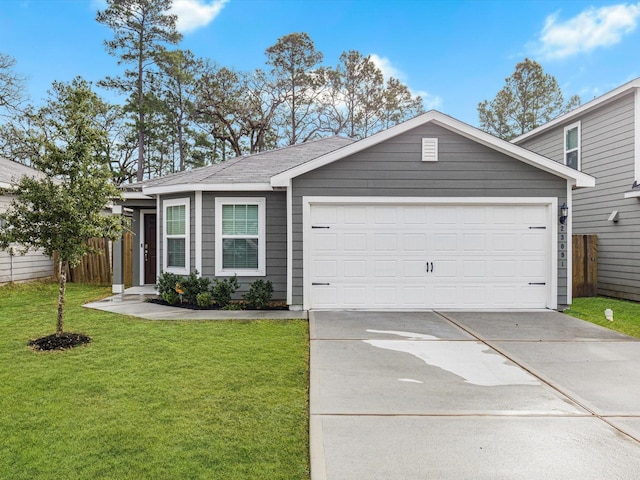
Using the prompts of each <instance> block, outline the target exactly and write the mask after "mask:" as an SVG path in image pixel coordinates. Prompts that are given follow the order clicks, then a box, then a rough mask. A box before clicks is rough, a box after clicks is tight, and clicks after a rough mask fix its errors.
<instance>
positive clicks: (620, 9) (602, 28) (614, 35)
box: [538, 3, 640, 59]
mask: <svg viewBox="0 0 640 480" xmlns="http://www.w3.org/2000/svg"><path fill="white" fill-rule="evenodd" d="M558 16H559V14H558V13H555V14H553V15H550V16H549V17H547V19H546V21H545V25H544V28H543V29H542V32H541V33H540V36H539V41H540V45H539V47H538V53H539V54H540V55H541V56H542V57H544V58H547V59H560V58H566V57H569V56H571V55H575V54H578V53H583V52H589V51H591V50H593V49H595V48H598V47H607V46H611V45H615V44H616V43H619V42H620V41H621V40H622V37H623V36H624V35H625V34H628V33H630V32H632V31H634V30H635V29H636V26H637V19H638V17H639V16H640V3H636V4H629V5H627V4H619V5H610V6H607V7H601V8H594V7H591V8H588V9H587V10H584V11H583V12H581V13H580V14H578V15H577V16H575V17H573V18H570V19H569V20H566V21H565V22H559V21H558Z"/></svg>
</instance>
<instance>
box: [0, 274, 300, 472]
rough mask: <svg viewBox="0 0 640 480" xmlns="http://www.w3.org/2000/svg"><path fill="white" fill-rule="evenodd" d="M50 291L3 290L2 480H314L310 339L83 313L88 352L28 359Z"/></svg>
mask: <svg viewBox="0 0 640 480" xmlns="http://www.w3.org/2000/svg"><path fill="white" fill-rule="evenodd" d="M56 288H57V286H56V285H52V284H44V283H34V284H24V285H10V286H4V287H0V472H2V473H1V474H0V476H1V477H2V478H3V479H34V478H38V479H59V478H65V479H87V478H91V479H177V478H180V479H182V478H184V479H249V478H250V479H287V480H291V479H308V478H309V458H308V391H307V390H308V387H307V386H308V334H307V324H306V322H305V321H302V320H293V321H247V322H239V321H233V322H232V321H201V322H194V321H191V322H189V321H146V320H140V319H136V318H132V317H126V316H121V315H116V314H110V313H106V312H99V311H95V310H89V309H86V308H83V307H81V305H82V304H83V303H85V302H87V301H91V300H95V299H97V298H100V297H102V296H106V295H108V293H109V291H108V289H105V288H102V287H94V286H87V285H75V284H70V285H69V288H68V295H67V309H66V312H67V313H66V323H65V330H66V331H68V332H76V333H84V334H87V335H89V336H90V337H92V339H93V341H92V342H91V343H90V344H89V345H86V346H82V347H78V348H75V349H73V350H69V351H64V352H53V353H42V352H39V353H36V352H34V351H32V350H30V349H29V348H28V347H27V341H28V340H29V339H34V338H37V337H39V336H43V335H47V334H50V333H53V332H54V331H55V318H56V300H57V299H56Z"/></svg>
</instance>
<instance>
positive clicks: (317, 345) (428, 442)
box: [309, 311, 640, 480]
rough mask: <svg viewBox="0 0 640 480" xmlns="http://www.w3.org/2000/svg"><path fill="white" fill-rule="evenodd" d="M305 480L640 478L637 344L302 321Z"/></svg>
mask: <svg viewBox="0 0 640 480" xmlns="http://www.w3.org/2000/svg"><path fill="white" fill-rule="evenodd" d="M309 321H310V331H311V425H310V428H311V477H312V480H324V479H328V480H341V479H344V480H359V479H367V480H372V479H385V480H393V479H402V480H411V479H420V480H424V479H446V480H451V479H465V480H469V479H491V480H496V479H509V480H514V479H538V478H540V479H544V480H550V479H563V480H566V479H580V480H587V479H594V480H595V479H598V480H600V479H607V480H611V479H629V480H631V479H637V478H640V341H638V340H636V339H633V338H630V337H627V336H625V335H621V334H618V333H616V332H613V331H610V330H607V329H603V328H600V327H597V326H595V325H592V324H589V323H587V322H583V321H581V320H577V319H573V318H571V317H568V316H566V315H563V314H560V313H557V312H536V313H471V312H464V313H461V312H440V313H437V312H420V313H380V312H320V311H318V312H313V311H312V312H311V313H310V317H309Z"/></svg>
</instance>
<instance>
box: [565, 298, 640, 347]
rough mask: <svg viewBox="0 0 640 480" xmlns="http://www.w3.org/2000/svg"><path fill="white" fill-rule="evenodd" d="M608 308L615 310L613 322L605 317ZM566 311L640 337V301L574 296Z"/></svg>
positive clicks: (573, 315)
mask: <svg viewBox="0 0 640 480" xmlns="http://www.w3.org/2000/svg"><path fill="white" fill-rule="evenodd" d="M607 308H610V309H611V310H613V322H610V321H608V320H607V319H605V317H604V311H605V310H606V309H607ZM565 313H567V314H569V315H571V316H572V317H576V318H581V319H583V320H587V321H589V322H591V323H595V324H597V325H601V326H603V327H607V328H610V329H612V330H617V331H618V332H622V333H626V334H627V335H631V336H633V337H639V338H640V303H637V302H628V301H626V300H616V299H613V298H606V297H589V298H574V299H573V304H572V305H571V308H570V309H569V310H567V311H566V312H565Z"/></svg>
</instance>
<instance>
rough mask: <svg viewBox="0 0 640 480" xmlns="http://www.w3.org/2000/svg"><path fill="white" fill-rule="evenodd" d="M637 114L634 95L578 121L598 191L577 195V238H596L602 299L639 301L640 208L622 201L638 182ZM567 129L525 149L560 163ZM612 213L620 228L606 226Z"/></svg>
mask: <svg viewBox="0 0 640 480" xmlns="http://www.w3.org/2000/svg"><path fill="white" fill-rule="evenodd" d="M634 114H635V99H634V93H633V92H630V93H628V94H626V95H624V96H622V97H620V98H618V99H616V100H615V101H614V102H611V103H609V104H607V105H604V106H602V107H601V108H598V109H596V110H594V111H592V112H587V113H586V114H584V115H582V117H581V118H580V122H581V134H582V138H581V142H582V171H583V172H585V173H588V174H590V175H593V176H594V177H596V186H595V188H588V189H580V190H576V191H575V192H574V197H573V232H574V233H576V234H596V235H598V292H599V294H601V295H607V296H612V297H618V298H625V299H629V300H636V301H640V202H639V201H638V200H637V199H634V198H631V199H625V198H624V193H625V192H626V191H628V190H629V189H630V188H631V185H632V183H633V181H634V177H635V128H636V124H635V122H636V120H635V118H634ZM573 122H575V119H574V120H573V121H572V122H571V123H573ZM564 126H565V125H559V126H557V127H555V128H554V129H552V130H550V131H549V132H543V133H542V134H540V135H538V136H537V137H535V138H534V139H529V140H526V141H525V142H524V143H523V146H525V147H526V148H529V149H531V150H534V151H537V152H538V153H541V154H546V153H545V152H549V151H554V152H555V151H560V154H559V157H557V158H554V160H558V161H562V146H563V143H562V142H563V129H564ZM552 158H553V157H552ZM614 210H617V211H618V212H619V221H618V222H616V223H614V222H609V221H608V218H609V215H610V214H611V212H613V211H614Z"/></svg>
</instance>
